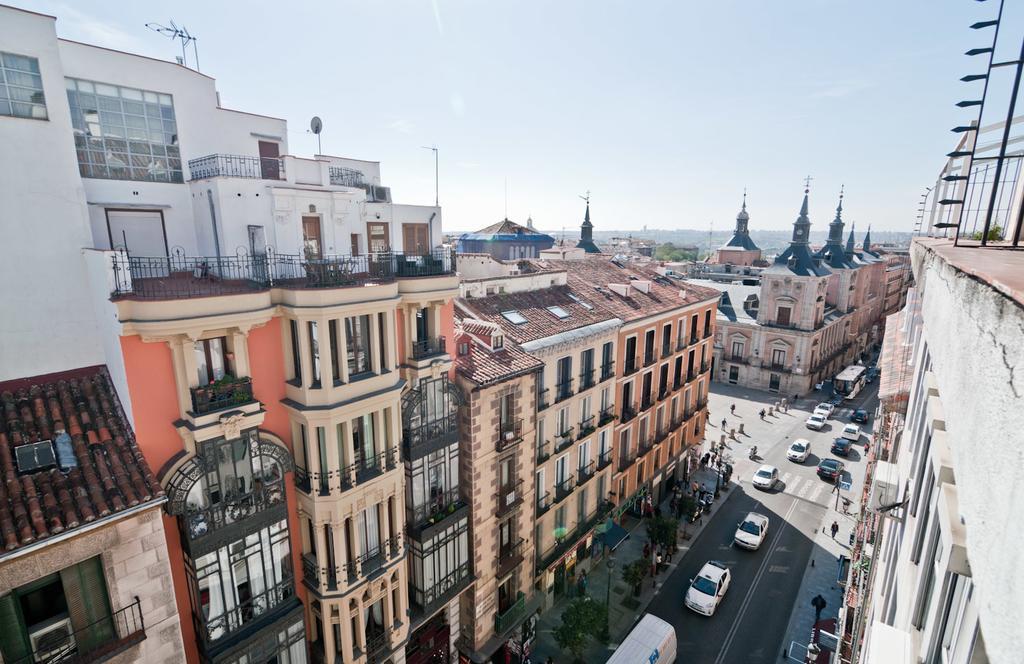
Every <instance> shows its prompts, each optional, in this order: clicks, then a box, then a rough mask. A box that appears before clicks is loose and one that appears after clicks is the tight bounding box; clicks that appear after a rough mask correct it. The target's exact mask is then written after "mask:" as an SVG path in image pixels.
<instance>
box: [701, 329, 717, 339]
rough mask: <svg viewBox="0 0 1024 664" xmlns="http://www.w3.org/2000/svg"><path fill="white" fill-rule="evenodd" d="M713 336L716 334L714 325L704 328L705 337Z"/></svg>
mask: <svg viewBox="0 0 1024 664" xmlns="http://www.w3.org/2000/svg"><path fill="white" fill-rule="evenodd" d="M713 336H715V329H714V328H713V327H709V328H708V329H706V330H704V337H703V338H704V339H710V338H711V337H713Z"/></svg>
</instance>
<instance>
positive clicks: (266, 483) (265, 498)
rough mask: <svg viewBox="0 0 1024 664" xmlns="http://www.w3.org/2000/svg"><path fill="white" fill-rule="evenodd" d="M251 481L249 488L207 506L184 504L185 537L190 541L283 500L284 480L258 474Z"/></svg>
mask: <svg viewBox="0 0 1024 664" xmlns="http://www.w3.org/2000/svg"><path fill="white" fill-rule="evenodd" d="M253 479H254V480H256V481H254V482H253V483H252V484H250V488H252V491H250V492H249V493H240V492H238V491H237V489H236V490H233V491H232V492H230V493H229V494H227V495H226V496H225V499H224V500H221V501H220V502H217V503H211V504H210V505H209V506H208V507H205V508H199V507H186V509H185V513H184V514H183V515H182V518H183V519H184V525H185V528H186V531H187V533H188V537H189V539H190V540H192V541H193V542H194V541H196V540H199V539H202V538H203V537H206V536H207V535H210V534H212V533H215V532H217V531H218V530H222V529H224V528H226V527H228V526H230V525H232V524H235V523H238V522H239V521H243V520H245V519H247V518H249V517H251V516H254V515H256V514H259V513H260V512H264V511H266V510H269V509H272V508H274V507H277V506H282V507H283V505H284V503H285V493H284V481H283V480H281V479H278V480H276V481H275V480H274V479H273V478H271V477H263V476H258V477H254V478H253Z"/></svg>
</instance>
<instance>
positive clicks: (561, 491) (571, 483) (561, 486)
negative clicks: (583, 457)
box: [555, 475, 576, 503]
mask: <svg viewBox="0 0 1024 664" xmlns="http://www.w3.org/2000/svg"><path fill="white" fill-rule="evenodd" d="M575 489H576V476H575V475H569V476H568V477H566V478H565V479H564V480H562V481H561V482H558V483H557V484H555V502H556V503H560V502H562V501H563V500H565V499H566V498H567V497H568V496H569V494H571V493H572V492H573V491H574V490H575Z"/></svg>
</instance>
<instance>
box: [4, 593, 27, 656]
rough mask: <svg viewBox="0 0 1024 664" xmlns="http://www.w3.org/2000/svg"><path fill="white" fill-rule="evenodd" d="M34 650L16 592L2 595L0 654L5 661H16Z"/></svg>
mask: <svg viewBox="0 0 1024 664" xmlns="http://www.w3.org/2000/svg"><path fill="white" fill-rule="evenodd" d="M31 652H32V650H31V647H30V644H29V641H28V634H26V633H25V628H24V627H23V626H22V624H21V611H20V610H19V609H18V599H17V597H15V595H14V593H7V594H6V595H4V596H3V597H0V655H3V658H4V661H5V662H15V661H17V660H19V659H21V658H22V657H28V656H29V654H30V653H31Z"/></svg>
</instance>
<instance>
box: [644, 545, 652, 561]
mask: <svg viewBox="0 0 1024 664" xmlns="http://www.w3.org/2000/svg"><path fill="white" fill-rule="evenodd" d="M650 557H651V543H650V542H648V543H646V544H644V560H647V559H648V558H650Z"/></svg>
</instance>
